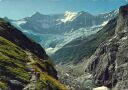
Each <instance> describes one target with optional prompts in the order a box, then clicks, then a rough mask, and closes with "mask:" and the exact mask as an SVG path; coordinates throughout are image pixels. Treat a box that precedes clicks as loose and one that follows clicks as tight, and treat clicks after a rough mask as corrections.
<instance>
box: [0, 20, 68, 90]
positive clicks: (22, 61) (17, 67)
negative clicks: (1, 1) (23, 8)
mask: <svg viewBox="0 0 128 90" xmlns="http://www.w3.org/2000/svg"><path fill="white" fill-rule="evenodd" d="M2 23H8V22H5V21H4V20H3V19H0V24H2ZM33 56H34V55H33ZM33 60H34V63H36V64H33V67H34V68H35V69H37V72H39V73H40V75H41V79H40V81H38V82H37V90H42V88H46V87H47V86H48V85H49V86H50V87H51V88H52V89H55V90H67V88H66V87H65V86H64V85H63V84H61V83H60V82H59V81H58V80H56V79H55V78H53V77H52V76H51V75H49V73H48V70H47V67H49V66H48V65H51V66H52V64H51V62H50V61H49V60H48V61H43V60H40V59H39V58H38V57H36V56H34V57H33ZM30 61H31V60H30V58H29V57H28V55H27V53H26V52H25V51H23V50H22V49H21V48H20V47H18V46H16V45H15V44H13V43H12V42H10V41H8V40H7V39H4V38H3V37H1V36H0V89H2V90H8V89H9V88H12V83H10V80H17V81H19V82H20V83H21V89H22V88H23V87H25V86H26V85H27V84H28V83H30V78H31V75H30V73H29V72H30V71H29V69H28V67H27V65H26V63H28V62H30ZM37 63H38V65H40V67H38V66H37ZM42 68H43V69H44V70H45V71H43V69H42ZM15 88H16V87H15ZM12 90H14V89H12ZM18 90H19V89H18Z"/></svg>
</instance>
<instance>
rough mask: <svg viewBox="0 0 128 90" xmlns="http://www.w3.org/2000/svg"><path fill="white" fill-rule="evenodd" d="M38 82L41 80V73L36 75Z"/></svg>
mask: <svg viewBox="0 0 128 90" xmlns="http://www.w3.org/2000/svg"><path fill="white" fill-rule="evenodd" d="M36 80H40V73H39V72H37V73H36Z"/></svg>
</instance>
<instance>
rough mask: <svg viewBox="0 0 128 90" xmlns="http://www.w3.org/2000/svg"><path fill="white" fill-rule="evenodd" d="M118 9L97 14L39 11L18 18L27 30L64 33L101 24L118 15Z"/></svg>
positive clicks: (19, 22)
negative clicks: (50, 13) (46, 13)
mask: <svg viewBox="0 0 128 90" xmlns="http://www.w3.org/2000/svg"><path fill="white" fill-rule="evenodd" d="M117 13H118V11H112V12H110V13H106V14H99V15H97V16H94V15H91V14H90V13H88V12H84V11H81V12H78V13H76V12H68V11H66V12H65V13H64V14H56V15H43V14H41V13H39V12H36V13H34V14H33V15H32V16H30V17H27V18H24V19H21V20H18V21H17V23H18V24H19V25H20V26H21V27H22V28H23V29H27V30H32V31H34V32H39V33H43V34H44V33H47V34H49V33H63V32H68V31H71V30H77V29H80V28H83V27H84V28H86V27H92V26H95V25H100V24H102V23H103V22H105V21H108V20H110V19H112V18H113V17H115V16H116V15H117Z"/></svg>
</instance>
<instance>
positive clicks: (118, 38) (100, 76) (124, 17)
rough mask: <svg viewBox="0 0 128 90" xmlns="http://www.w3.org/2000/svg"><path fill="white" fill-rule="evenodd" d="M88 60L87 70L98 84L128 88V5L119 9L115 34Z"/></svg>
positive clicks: (117, 88)
mask: <svg viewBox="0 0 128 90" xmlns="http://www.w3.org/2000/svg"><path fill="white" fill-rule="evenodd" d="M110 30H111V28H110ZM88 62H89V63H88V66H87V69H86V71H89V72H90V73H91V74H92V75H93V82H94V83H95V84H96V85H97V86H107V87H109V88H113V89H114V90H125V89H128V5H126V6H122V7H120V9H119V15H118V17H117V24H116V26H115V34H114V35H113V36H112V37H111V38H109V39H108V40H107V41H105V42H104V43H102V44H100V46H99V48H98V49H97V50H96V52H95V54H94V55H92V56H91V58H90V59H89V60H88Z"/></svg>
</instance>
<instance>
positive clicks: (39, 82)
mask: <svg viewBox="0 0 128 90" xmlns="http://www.w3.org/2000/svg"><path fill="white" fill-rule="evenodd" d="M0 55H1V56H0V89H1V90H127V89H128V5H125V6H121V7H120V8H119V9H116V10H113V11H111V12H108V13H104V14H97V15H92V14H90V13H89V12H85V11H80V12H69V11H66V12H65V13H61V14H51V15H44V14H42V13H40V12H35V13H34V14H32V15H31V16H28V17H24V18H22V19H19V20H13V19H10V18H7V17H5V18H0ZM35 73H36V74H35ZM38 75H39V76H38Z"/></svg>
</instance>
